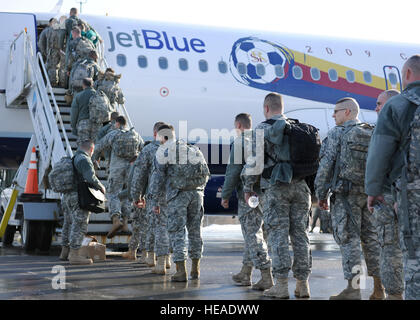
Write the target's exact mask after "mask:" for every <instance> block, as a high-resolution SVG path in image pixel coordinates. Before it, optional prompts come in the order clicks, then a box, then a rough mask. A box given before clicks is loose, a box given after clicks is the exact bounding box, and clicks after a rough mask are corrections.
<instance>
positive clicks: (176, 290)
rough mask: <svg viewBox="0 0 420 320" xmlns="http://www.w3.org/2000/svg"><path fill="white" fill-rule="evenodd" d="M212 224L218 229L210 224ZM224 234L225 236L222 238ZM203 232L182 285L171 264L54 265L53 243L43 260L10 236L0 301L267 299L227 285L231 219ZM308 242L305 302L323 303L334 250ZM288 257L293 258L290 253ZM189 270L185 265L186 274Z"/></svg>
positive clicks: (324, 241) (235, 247)
mask: <svg viewBox="0 0 420 320" xmlns="http://www.w3.org/2000/svg"><path fill="white" fill-rule="evenodd" d="M214 219H216V220H217V221H216V222H218V223H221V224H220V225H218V224H215V223H214V222H215V221H213V220H214ZM215 226H216V227H219V228H218V230H219V232H218V233H217V232H213V231H212V229H211V228H213V227H215ZM226 228H227V229H226ZM224 229H226V230H228V232H224V233H223V230H224ZM204 230H205V231H204V232H203V239H204V252H203V258H202V261H201V277H200V280H194V281H188V282H186V283H175V282H171V281H170V276H171V275H172V274H174V273H175V266H174V265H172V267H171V269H170V270H169V272H168V274H167V275H155V274H152V273H151V268H148V267H147V266H146V265H143V264H140V263H139V262H137V261H127V260H125V259H123V258H122V257H121V252H118V251H107V258H106V261H104V262H95V263H94V264H93V265H90V266H72V265H70V264H69V263H68V262H63V261H60V260H59V259H58V256H59V254H60V250H61V248H60V246H59V242H58V241H56V242H54V243H53V246H52V247H51V249H50V252H49V254H48V255H45V254H44V255H42V254H27V253H25V252H24V251H23V249H22V248H21V246H20V244H19V239H18V236H16V237H15V241H14V243H13V247H10V248H0V300H116V299H122V300H132V299H140V300H166V299H168V300H261V299H263V300H265V299H269V300H270V299H272V298H266V297H263V295H262V292H261V291H255V290H252V289H251V287H241V286H237V285H235V283H234V282H233V280H232V275H233V274H235V273H237V272H239V270H240V268H241V264H242V252H243V244H244V243H243V239H242V237H241V236H238V232H232V230H236V231H238V230H240V226H239V224H238V221H237V218H234V219H233V218H232V217H224V218H220V217H219V218H212V217H209V218H205V220H204ZM206 230H208V231H206ZM315 231H317V228H316V229H315ZM17 234H18V233H17ZM239 234H240V233H239ZM309 237H310V244H311V251H312V258H313V262H312V273H311V275H310V279H309V284H310V289H311V299H312V300H326V299H329V297H330V296H331V295H333V294H336V293H339V292H340V291H341V290H342V289H343V288H345V286H346V285H347V281H346V280H344V277H343V272H342V267H341V254H340V250H339V248H338V246H337V245H336V243H335V241H334V239H333V237H332V235H331V234H322V233H318V232H314V233H310V234H309ZM290 255H291V256H293V252H292V250H291V248H290ZM364 266H365V265H364ZM190 267H191V261H190V260H188V261H187V269H188V270H190ZM365 267H366V266H365ZM259 278H260V272H259V271H258V270H254V272H253V275H252V281H253V282H257V281H258V280H259ZM295 284H296V281H295V279H294V278H293V275H292V272H290V275H289V293H290V299H296V298H295V297H294V295H293V292H294V289H295ZM361 286H362V290H361V292H362V299H363V300H367V299H368V298H369V295H370V293H371V292H372V290H373V281H372V278H370V277H366V278H364V277H362V278H361Z"/></svg>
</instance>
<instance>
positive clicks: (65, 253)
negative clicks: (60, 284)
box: [59, 246, 70, 261]
mask: <svg viewBox="0 0 420 320" xmlns="http://www.w3.org/2000/svg"><path fill="white" fill-rule="evenodd" d="M69 253H70V247H67V246H63V247H61V254H60V258H59V259H60V260H61V261H66V260H68V258H69Z"/></svg>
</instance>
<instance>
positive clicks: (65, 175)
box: [48, 157, 76, 193]
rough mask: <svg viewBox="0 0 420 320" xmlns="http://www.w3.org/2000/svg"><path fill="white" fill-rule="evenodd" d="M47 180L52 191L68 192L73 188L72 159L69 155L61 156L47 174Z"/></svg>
mask: <svg viewBox="0 0 420 320" xmlns="http://www.w3.org/2000/svg"><path fill="white" fill-rule="evenodd" d="M48 181H49V183H50V186H51V189H52V190H53V191H54V192H58V193H63V192H70V191H72V190H74V189H75V187H76V185H75V183H74V171H73V161H72V158H70V157H62V158H61V160H60V161H58V162H57V163H56V164H55V165H54V168H53V169H52V170H51V172H50V173H49V175H48Z"/></svg>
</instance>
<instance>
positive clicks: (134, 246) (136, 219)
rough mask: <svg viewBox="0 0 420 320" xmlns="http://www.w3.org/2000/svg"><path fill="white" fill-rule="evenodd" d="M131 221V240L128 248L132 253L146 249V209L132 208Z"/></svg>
mask: <svg viewBox="0 0 420 320" xmlns="http://www.w3.org/2000/svg"><path fill="white" fill-rule="evenodd" d="M132 217H133V218H132V219H131V229H132V232H131V238H130V242H129V244H128V248H129V249H130V250H133V251H137V250H138V249H140V250H145V249H146V246H145V244H146V229H147V221H146V209H139V208H134V210H133V215H132Z"/></svg>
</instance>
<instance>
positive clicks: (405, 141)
mask: <svg viewBox="0 0 420 320" xmlns="http://www.w3.org/2000/svg"><path fill="white" fill-rule="evenodd" d="M401 74H402V86H403V89H404V90H403V91H402V92H401V94H400V95H396V96H394V97H392V98H390V99H389V100H388V101H387V102H386V103H385V105H384V107H383V109H382V110H381V112H380V113H379V117H378V121H377V125H376V128H375V131H374V133H373V136H372V139H371V143H370V146H369V153H368V159H367V164H366V178H365V186H366V193H367V194H368V207H369V210H370V211H371V212H373V210H374V206H375V204H377V203H381V202H382V203H384V204H383V205H387V204H388V202H387V199H384V192H385V191H386V188H387V186H388V185H389V184H392V185H393V186H394V189H395V192H396V194H397V217H398V224H399V228H400V234H399V236H400V247H401V250H402V253H403V269H404V280H405V299H406V300H420V236H419V235H420V215H419V212H420V205H419V204H420V192H419V190H420V187H419V186H420V184H419V183H418V181H419V161H418V158H417V157H418V153H419V151H418V149H419V148H420V143H419V134H418V127H419V120H418V115H415V114H416V113H417V112H418V111H417V110H418V106H419V105H420V55H414V56H412V57H410V58H409V59H408V60H407V61H406V62H405V63H404V66H403V68H402V72H401ZM378 159H379V160H378ZM388 201H389V200H388Z"/></svg>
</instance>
